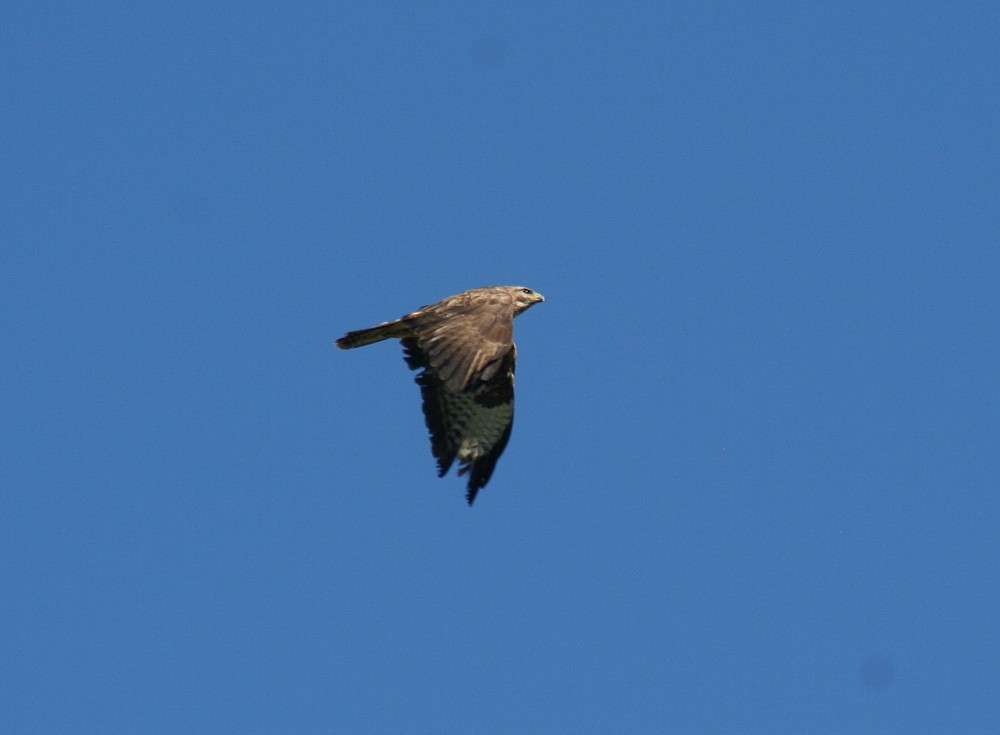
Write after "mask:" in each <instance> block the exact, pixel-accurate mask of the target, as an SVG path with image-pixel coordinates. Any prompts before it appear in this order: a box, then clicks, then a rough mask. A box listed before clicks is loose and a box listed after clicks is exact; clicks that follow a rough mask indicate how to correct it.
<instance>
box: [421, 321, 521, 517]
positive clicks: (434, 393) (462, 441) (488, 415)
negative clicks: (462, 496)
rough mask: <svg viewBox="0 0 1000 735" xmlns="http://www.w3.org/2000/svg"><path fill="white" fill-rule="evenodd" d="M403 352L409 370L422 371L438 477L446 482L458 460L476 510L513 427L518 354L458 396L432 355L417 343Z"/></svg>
mask: <svg viewBox="0 0 1000 735" xmlns="http://www.w3.org/2000/svg"><path fill="white" fill-rule="evenodd" d="M439 342H440V341H439ZM403 350H404V353H405V355H406V363H407V364H408V365H409V366H410V368H411V369H412V370H420V371H421V372H420V374H419V375H417V378H416V382H417V384H418V385H419V386H420V393H421V396H422V397H423V409H424V419H425V422H426V424H427V428H428V430H429V431H430V434H431V452H432V453H433V455H434V457H435V458H436V459H437V463H438V475H439V476H441V477H443V476H444V475H445V474H446V473H447V472H448V470H449V469H450V468H451V465H452V463H453V462H454V461H455V459H456V458H457V459H458V461H459V469H458V474H459V475H465V474H468V475H469V483H468V487H467V492H466V499H467V500H468V501H469V505H472V502H473V501H474V500H475V499H476V493H478V492H479V490H480V489H481V488H482V487H483V486H485V485H486V483H487V482H488V481H489V479H490V475H492V474H493V468H494V467H496V463H497V460H498V459H500V455H501V454H503V450H504V448H505V447H506V446H507V440H508V439H510V431H511V427H512V426H513V423H514V366H515V363H516V360H517V351H516V348H515V347H514V345H513V343H511V344H510V346H509V348H508V350H507V352H506V353H504V354H503V355H501V356H500V357H499V358H498V359H497V360H495V361H492V362H489V363H487V368H488V375H486V374H485V373H486V372H487V371H484V370H480V371H479V373H478V374H474V375H473V380H472V383H471V385H470V386H469V388H468V389H465V390H457V391H456V390H452V389H451V388H450V387H449V385H448V382H447V381H445V380H442V379H441V378H440V377H439V375H438V373H437V371H436V369H435V368H434V366H433V363H432V362H431V359H432V357H431V355H432V354H433V353H429V352H428V351H425V350H424V349H423V348H422V346H421V344H420V340H419V339H418V338H412V337H411V338H407V339H404V340H403ZM443 364H450V363H448V362H447V361H446V362H445V363H443ZM469 364H470V365H475V364H478V363H476V362H475V361H471V362H470V363H469ZM454 376H455V374H452V377H454Z"/></svg>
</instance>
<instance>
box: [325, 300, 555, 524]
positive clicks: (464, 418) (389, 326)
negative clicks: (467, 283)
mask: <svg viewBox="0 0 1000 735" xmlns="http://www.w3.org/2000/svg"><path fill="white" fill-rule="evenodd" d="M544 300H545V299H544V298H542V295H541V294H540V293H538V292H537V291H532V290H531V289H530V288H523V287H521V286H489V287H486V288H473V289H470V290H469V291H462V292H461V293H458V294H455V295H454V296H449V297H448V298H446V299H444V300H442V301H438V302H437V303H436V304H430V305H429V306H421V307H420V308H419V309H417V310H416V311H414V312H412V313H410V314H407V315H406V316H404V317H402V318H400V319H397V320H396V321H393V322H385V323H383V324H379V325H378V326H377V327H370V328H369V329H360V330H358V331H356V332H348V333H347V334H345V335H344V336H343V337H341V338H340V339H338V340H337V347H340V348H341V349H345V350H346V349H351V348H353V347H363V346H364V345H369V344H372V343H373V342H380V341H382V340H383V339H393V338H397V339H400V340H402V343H403V355H404V357H405V358H406V364H407V365H409V366H410V369H411V370H420V373H419V374H418V375H417V377H416V382H417V385H419V386H420V393H421V395H422V397H423V404H424V405H423V408H424V419H425V421H426V424H427V428H428V429H429V430H430V435H431V453H432V454H433V455H434V457H435V458H436V459H437V465H438V477H444V475H445V474H446V473H447V472H448V470H449V469H450V468H451V465H452V463H453V462H454V461H455V460H456V459H458V463H459V469H458V474H459V475H465V474H468V476H469V483H468V488H467V492H466V496H465V497H466V500H468V501H469V505H472V502H473V501H474V500H475V499H476V493H478V492H479V491H480V490H481V489H482V488H483V486H485V485H486V483H487V482H488V481H489V479H490V475H492V474H493V468H494V467H495V466H496V463H497V460H498V459H499V458H500V455H501V454H502V453H503V450H504V447H506V446H507V440H508V439H509V438H510V429H511V425H512V424H513V422H514V363H515V361H516V359H517V347H516V346H515V345H514V317H515V316H517V315H518V314H520V313H521V312H522V311H524V310H525V309H527V308H529V307H531V306H534V305H535V304H537V303H539V302H540V301H544Z"/></svg>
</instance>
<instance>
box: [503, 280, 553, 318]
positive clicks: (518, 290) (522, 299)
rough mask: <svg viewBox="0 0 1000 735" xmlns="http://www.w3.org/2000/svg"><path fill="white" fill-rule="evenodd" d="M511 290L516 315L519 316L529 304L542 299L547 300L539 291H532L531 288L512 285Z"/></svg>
mask: <svg viewBox="0 0 1000 735" xmlns="http://www.w3.org/2000/svg"><path fill="white" fill-rule="evenodd" d="M510 291H511V295H512V296H513V297H514V316H517V315H518V314H520V313H521V312H522V311H524V310H525V309H527V308H528V307H529V306H534V305H535V304H537V303H539V302H541V301H545V297H544V296H542V295H541V294H540V293H538V291H532V290H531V289H530V288H524V287H523V286H511V287H510Z"/></svg>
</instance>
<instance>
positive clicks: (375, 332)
mask: <svg viewBox="0 0 1000 735" xmlns="http://www.w3.org/2000/svg"><path fill="white" fill-rule="evenodd" d="M409 336H411V332H410V330H409V329H408V328H407V327H406V325H404V324H403V321H402V319H397V320H396V321H394V322H386V323H385V324H379V325H378V326H377V327H369V328H368V329H358V330H357V331H354V332H348V333H347V334H345V335H344V336H343V337H341V338H340V339H338V340H337V347H339V348H340V349H342V350H350V349H352V348H354V347H364V346H365V345H370V344H372V343H374V342H381V341H382V340H383V339H402V338H404V337H409Z"/></svg>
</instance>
